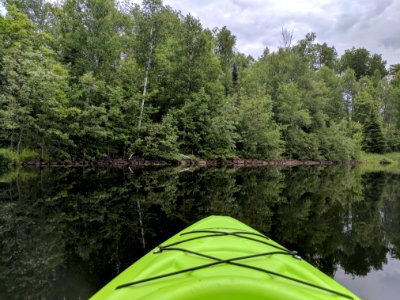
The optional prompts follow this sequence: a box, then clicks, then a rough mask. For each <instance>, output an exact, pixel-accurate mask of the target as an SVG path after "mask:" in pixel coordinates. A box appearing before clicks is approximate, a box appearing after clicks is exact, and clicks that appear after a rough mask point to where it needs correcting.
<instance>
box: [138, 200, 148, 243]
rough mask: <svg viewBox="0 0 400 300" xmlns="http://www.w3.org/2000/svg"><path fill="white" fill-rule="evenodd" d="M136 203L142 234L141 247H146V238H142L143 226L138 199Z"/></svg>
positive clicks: (142, 233)
mask: <svg viewBox="0 0 400 300" xmlns="http://www.w3.org/2000/svg"><path fill="white" fill-rule="evenodd" d="M136 203H137V208H138V213H139V225H140V234H141V235H142V238H141V241H142V246H143V249H145V248H146V240H145V238H144V227H143V216H142V208H141V206H140V201H139V199H136Z"/></svg>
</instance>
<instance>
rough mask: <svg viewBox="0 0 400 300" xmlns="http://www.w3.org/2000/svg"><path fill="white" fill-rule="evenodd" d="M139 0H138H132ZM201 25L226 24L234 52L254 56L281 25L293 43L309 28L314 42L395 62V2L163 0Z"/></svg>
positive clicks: (399, 34) (398, 31) (399, 28)
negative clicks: (289, 32) (232, 37)
mask: <svg viewBox="0 0 400 300" xmlns="http://www.w3.org/2000/svg"><path fill="white" fill-rule="evenodd" d="M133 2H136V3H141V1H133ZM163 3H164V4H165V5H170V6H171V7H172V8H174V9H175V10H180V11H181V12H182V13H183V14H188V13H190V14H192V15H193V16H195V17H197V18H199V19H200V20H201V23H202V24H203V26H204V27H208V28H214V27H219V28H221V27H222V26H224V25H225V26H227V27H228V29H229V30H231V31H232V33H233V34H234V35H236V37H237V49H238V51H240V52H243V53H246V54H251V55H253V56H254V57H255V58H257V57H259V56H260V55H261V54H262V52H263V50H264V48H265V47H268V48H269V49H270V50H275V49H276V48H277V47H278V46H279V45H280V44H281V30H282V27H284V28H287V29H290V30H293V39H294V41H297V40H300V39H302V38H304V36H305V35H306V33H308V32H315V33H316V34H317V41H318V42H326V43H327V44H328V45H333V46H335V48H336V50H337V51H338V52H339V54H341V53H343V52H344V50H345V49H350V48H351V47H353V46H354V47H364V48H366V49H368V50H369V51H370V52H372V53H378V54H382V56H383V59H385V60H387V62H388V65H390V64H395V63H400V0H185V1H183V0H164V1H163Z"/></svg>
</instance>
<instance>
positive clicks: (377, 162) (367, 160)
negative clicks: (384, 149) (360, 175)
mask: <svg viewBox="0 0 400 300" xmlns="http://www.w3.org/2000/svg"><path fill="white" fill-rule="evenodd" d="M359 161H360V162H361V164H360V167H361V168H362V169H363V171H365V172H368V171H386V172H392V173H400V152H391V153H384V154H377V153H365V152H363V153H362V154H361V156H360V158H359Z"/></svg>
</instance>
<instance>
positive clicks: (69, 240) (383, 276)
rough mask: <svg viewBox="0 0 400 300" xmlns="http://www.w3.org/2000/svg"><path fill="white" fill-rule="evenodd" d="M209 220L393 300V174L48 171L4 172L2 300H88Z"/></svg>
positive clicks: (396, 278)
mask: <svg viewBox="0 0 400 300" xmlns="http://www.w3.org/2000/svg"><path fill="white" fill-rule="evenodd" d="M209 215H230V216H232V217H235V218H237V219H239V220H241V221H243V222H245V223H247V224H249V225H250V226H252V227H254V228H256V229H258V230H260V231H262V232H263V233H265V234H267V235H269V236H270V237H271V238H273V239H274V240H276V241H277V242H279V243H281V244H283V245H284V246H286V247H288V248H290V249H291V250H297V251H298V252H300V254H301V255H302V256H303V257H304V258H305V259H306V260H308V261H309V262H311V263H312V264H314V265H315V266H317V267H318V268H319V269H321V270H322V271H324V272H325V273H327V274H329V275H331V276H335V278H336V279H337V280H338V281H340V282H341V283H342V284H344V285H346V286H348V287H350V288H351V289H352V290H353V291H354V292H356V293H358V294H359V295H360V296H362V297H363V298H364V299H380V300H383V299H395V298H396V296H398V294H400V286H398V284H399V283H400V260H399V257H400V175H399V174H392V173H384V172H375V173H363V172H362V171H361V170H360V169H358V168H350V167H346V166H335V167H328V168H322V167H312V168H311V167H308V168H307V167H302V168H295V169H276V168H273V169H271V168H269V169H217V168H206V169H182V168H174V169H172V168H171V169H161V170H155V169H140V170H135V171H133V172H131V171H130V170H98V169H97V170H95V169H44V170H19V171H18V172H13V173H3V174H2V175H0V241H1V242H0V299H87V298H88V297H90V296H91V295H92V294H93V293H94V292H95V291H96V290H98V289H99V288H100V287H102V286H103V285H104V284H105V283H107V282H108V281H109V280H110V279H112V278H113V277H114V276H115V275H117V274H118V273H119V272H121V271H122V270H123V269H125V268H126V267H128V266H129V265H130V264H131V263H133V262H134V261H135V260H136V259H137V258H139V257H140V256H142V255H143V254H144V253H145V252H147V251H148V250H150V249H151V248H153V247H155V246H156V245H158V244H159V243H161V242H162V241H164V240H165V239H167V238H168V237H170V236H171V235H173V234H175V233H176V232H178V231H180V230H181V229H183V228H185V227H186V226H188V225H189V224H192V223H193V222H195V221H197V220H199V219H201V218H203V217H205V216H209Z"/></svg>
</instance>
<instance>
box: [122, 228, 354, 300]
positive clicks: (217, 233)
mask: <svg viewBox="0 0 400 300" xmlns="http://www.w3.org/2000/svg"><path fill="white" fill-rule="evenodd" d="M198 233H210V234H207V235H201V236H197V237H194V238H188V239H184V240H181V241H178V242H175V243H171V244H167V245H160V246H159V247H158V250H156V251H154V254H159V253H162V252H163V251H181V252H184V253H189V254H193V255H196V256H200V257H204V258H208V259H211V260H213V261H214V262H211V263H208V264H203V265H199V266H194V267H190V268H186V269H182V270H179V271H175V272H170V273H165V274H161V275H158V276H153V277H148V278H145V279H141V280H137V281H132V282H128V283H125V284H122V285H119V286H117V287H116V288H115V289H121V288H125V287H129V286H133V285H137V284H140V283H145V282H149V281H153V280H157V279H161V278H165V277H170V276H174V275H178V274H183V273H187V272H191V271H195V270H200V269H205V268H208V267H211V266H215V265H220V264H230V265H235V266H238V267H243V268H248V269H252V270H256V271H260V272H263V273H266V274H269V275H273V276H277V277H280V278H284V279H287V280H290V281H294V282H297V283H300V284H303V285H306V286H309V287H313V288H316V289H319V290H322V291H325V292H329V293H332V294H335V295H338V296H341V297H344V298H347V299H351V300H354V298H353V297H352V296H350V295H347V294H344V293H341V292H338V291H335V290H332V289H329V288H325V287H322V286H319V285H316V284H313V283H310V282H307V281H303V280H301V279H297V278H294V277H290V276H287V275H283V274H280V273H277V272H274V271H271V270H267V269H264V268H259V267H255V266H252V265H247V264H243V263H240V262H237V261H240V260H244V259H249V258H255V257H261V256H270V255H275V254H280V255H291V256H293V257H294V258H296V259H301V257H299V256H298V255H297V252H296V251H290V250H288V249H286V248H283V247H278V246H276V245H273V244H271V243H268V242H265V241H261V240H259V239H255V238H250V237H248V236H243V234H250V235H256V236H259V237H262V238H265V239H269V238H268V237H266V236H264V235H262V234H258V233H254V232H247V231H236V232H224V231H215V230H193V231H189V232H184V233H182V234H180V235H181V236H183V235H187V234H198ZM228 235H231V236H236V237H239V238H243V239H248V240H252V241H255V242H259V243H262V244H266V245H269V246H272V247H274V248H277V249H279V250H281V251H270V252H264V253H257V254H252V255H246V256H239V257H233V258H228V259H220V258H218V257H214V256H210V255H207V254H204V253H199V252H196V251H192V250H189V249H184V248H179V247H172V246H176V245H179V244H182V243H185V242H188V241H193V240H195V239H201V238H207V237H220V236H228Z"/></svg>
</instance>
